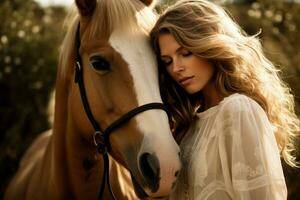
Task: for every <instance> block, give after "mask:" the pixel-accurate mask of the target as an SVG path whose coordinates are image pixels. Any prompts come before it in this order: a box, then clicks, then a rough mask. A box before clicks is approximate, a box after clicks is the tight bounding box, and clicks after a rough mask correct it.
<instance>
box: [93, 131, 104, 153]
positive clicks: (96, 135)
mask: <svg viewBox="0 0 300 200" xmlns="http://www.w3.org/2000/svg"><path fill="white" fill-rule="evenodd" d="M97 138H98V141H99V139H100V142H98V141H97ZM93 140H94V145H95V146H96V147H97V150H98V152H99V153H100V154H106V153H107V147H106V144H105V142H104V137H103V133H102V132H101V131H96V132H95V133H94V135H93Z"/></svg>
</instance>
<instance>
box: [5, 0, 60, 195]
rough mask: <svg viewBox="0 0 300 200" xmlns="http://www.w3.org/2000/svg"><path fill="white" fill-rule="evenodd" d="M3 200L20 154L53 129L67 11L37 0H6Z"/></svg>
mask: <svg viewBox="0 0 300 200" xmlns="http://www.w3.org/2000/svg"><path fill="white" fill-rule="evenodd" d="M0 13H1V15H0V21H1V29H0V91H1V96H0V116H1V117H0V132H1V135H0V147H1V151H0V177H1V181H0V182H1V183H0V199H1V197H2V195H3V191H4V189H5V186H6V184H7V183H8V180H9V179H10V178H11V175H12V174H13V173H14V172H15V171H16V169H17V166H18V162H19V159H20V157H21V156H22V155H23V153H24V151H25V150H26V148H27V147H28V146H29V144H30V143H31V142H32V140H33V139H34V138H35V137H36V135H37V134H38V133H40V132H42V131H44V130H46V129H48V128H49V124H48V121H47V103H48V98H49V94H50V92H51V90H52V89H53V85H54V80H55V76H56V65H57V57H58V48H59V44H60V43H61V40H62V36H63V31H60V30H62V22H63V20H64V15H65V11H64V9H62V8H41V7H40V6H39V5H38V4H37V3H35V2H34V1H33V0H2V1H0Z"/></svg>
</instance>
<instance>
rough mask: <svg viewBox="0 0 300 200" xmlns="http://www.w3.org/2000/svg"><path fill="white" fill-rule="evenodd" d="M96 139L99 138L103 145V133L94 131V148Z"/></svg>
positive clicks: (97, 143) (96, 143)
mask: <svg viewBox="0 0 300 200" xmlns="http://www.w3.org/2000/svg"><path fill="white" fill-rule="evenodd" d="M97 138H101V140H102V141H103V142H102V143H104V138H103V133H102V132H101V131H96V132H95V133H94V135H93V141H94V144H95V146H96V147H98V145H99V144H101V143H99V142H97Z"/></svg>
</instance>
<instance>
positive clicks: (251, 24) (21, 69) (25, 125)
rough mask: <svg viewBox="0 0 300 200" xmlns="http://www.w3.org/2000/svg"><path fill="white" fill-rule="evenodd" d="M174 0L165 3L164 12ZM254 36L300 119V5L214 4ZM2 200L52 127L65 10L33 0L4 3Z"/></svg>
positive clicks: (262, 0) (260, 1)
mask: <svg viewBox="0 0 300 200" xmlns="http://www.w3.org/2000/svg"><path fill="white" fill-rule="evenodd" d="M174 1H175V0H164V1H163V0H162V1H161V3H160V4H159V5H158V6H157V7H156V8H157V9H158V10H162V7H165V6H166V5H167V4H170V3H172V2H174ZM214 1H215V2H217V3H220V4H222V5H223V6H224V7H225V8H227V10H228V11H229V12H230V13H231V15H232V16H233V17H234V19H235V20H236V21H237V22H238V23H239V24H240V25H241V26H242V27H243V28H244V29H245V30H246V32H248V33H249V34H251V35H253V34H256V33H258V32H260V31H261V33H260V34H259V37H260V38H261V40H262V43H263V46H264V48H265V50H266V51H265V52H266V54H267V56H268V57H269V58H270V59H271V60H272V61H273V62H274V63H275V64H276V65H277V66H278V67H279V68H280V69H281V70H282V77H283V78H284V80H285V81H286V82H287V83H288V84H289V85H290V86H291V88H292V91H293V92H294V94H295V96H296V103H297V113H298V114H300V107H299V105H300V84H299V82H300V35H299V31H298V30H299V28H300V4H299V3H298V4H296V3H291V2H292V1H291V0H290V1H287V0H276V1H272V0H227V1H226V0H214ZM0 13H1V14H0V22H1V29H0V92H1V95H0V116H1V117H0V132H1V134H0V149H1V151H0V177H1V181H0V199H1V198H2V195H3V191H4V189H5V187H6V185H7V183H8V181H9V179H10V178H11V176H12V174H13V173H14V172H15V171H16V169H17V166H18V162H19V159H20V157H21V156H22V154H23V153H24V151H25V150H26V148H27V147H28V146H29V144H30V143H31V142H32V140H33V139H34V138H35V137H36V135H37V134H39V133H40V132H42V131H44V130H46V129H48V128H49V127H50V125H49V123H48V120H47V104H48V98H49V95H50V92H51V91H52V90H53V87H54V81H55V75H56V67H57V57H58V48H59V45H60V43H61V42H62V37H63V35H64V31H63V28H62V24H63V21H64V17H65V14H66V12H65V9H64V8H60V7H47V8H42V7H40V6H39V5H38V4H37V3H35V2H34V1H33V0H1V1H0ZM284 168H285V170H284V171H285V175H286V180H287V185H288V190H289V199H290V200H296V199H300V194H298V193H299V192H297V191H299V189H300V181H299V180H300V173H299V171H298V170H295V169H291V168H289V167H287V166H285V167H284Z"/></svg>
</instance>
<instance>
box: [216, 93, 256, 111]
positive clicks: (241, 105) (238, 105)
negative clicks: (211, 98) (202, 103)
mask: <svg viewBox="0 0 300 200" xmlns="http://www.w3.org/2000/svg"><path fill="white" fill-rule="evenodd" d="M248 109H262V108H261V106H260V105H259V104H258V103H257V102H256V101H255V100H253V99H252V98H251V97H248V96H246V95H244V94H239V93H234V94H232V95H230V96H228V97H225V98H224V99H223V101H221V102H220V110H224V111H231V112H232V111H244V110H248Z"/></svg>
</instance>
